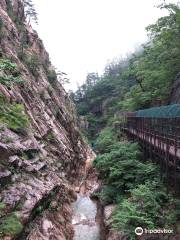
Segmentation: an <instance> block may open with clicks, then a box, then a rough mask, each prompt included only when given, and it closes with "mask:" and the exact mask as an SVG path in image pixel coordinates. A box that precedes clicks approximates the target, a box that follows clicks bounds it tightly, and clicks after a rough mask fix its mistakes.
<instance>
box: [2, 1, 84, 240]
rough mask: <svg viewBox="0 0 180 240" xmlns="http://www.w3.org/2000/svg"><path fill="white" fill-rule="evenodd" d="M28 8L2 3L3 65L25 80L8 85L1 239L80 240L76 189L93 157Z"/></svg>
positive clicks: (4, 100)
mask: <svg viewBox="0 0 180 240" xmlns="http://www.w3.org/2000/svg"><path fill="white" fill-rule="evenodd" d="M22 2H23V1H21V0H12V1H11V0H1V1H0V58H1V59H8V60H10V61H11V62H12V63H15V64H16V71H15V72H13V76H15V77H16V75H17V73H18V74H20V76H21V78H22V79H23V83H21V84H11V85H8V86H6V85H3V84H0V101H1V109H0V110H1V113H0V239H4V240H5V239H6V240H10V239H32V240H35V239H62V240H63V239H72V235H73V229H72V228H71V224H70V223H71V209H70V207H69V205H70V202H71V200H72V199H74V198H75V194H74V192H73V190H72V188H73V187H74V185H75V182H76V181H78V179H79V178H81V172H82V170H83V168H84V163H85V160H86V158H87V152H89V150H88V146H87V145H86V144H85V143H84V141H83V139H82V137H81V134H80V132H79V130H78V127H77V121H76V113H75V107H74V104H73V103H72V102H71V100H70V98H69V96H68V94H67V93H66V92H65V90H64V88H63V87H62V86H61V84H60V83H59V82H58V81H57V77H56V74H55V71H54V69H53V67H52V65H51V63H50V60H49V56H48V53H47V52H46V50H45V48H44V46H43V43H42V41H41V40H40V39H39V37H38V35H37V33H36V32H35V31H34V30H33V29H32V27H31V25H30V24H29V23H27V21H26V19H25V13H24V7H23V3H22ZM0 73H1V74H2V71H1V72H0ZM6 74H8V72H6ZM18 114H19V115H18ZM18 116H20V117H18ZM21 120H22V122H20V121H21ZM23 121H25V122H26V124H23V123H24V122H23Z"/></svg>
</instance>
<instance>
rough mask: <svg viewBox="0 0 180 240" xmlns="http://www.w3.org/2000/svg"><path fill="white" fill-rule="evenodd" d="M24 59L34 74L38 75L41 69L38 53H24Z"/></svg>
mask: <svg viewBox="0 0 180 240" xmlns="http://www.w3.org/2000/svg"><path fill="white" fill-rule="evenodd" d="M23 61H24V63H25V64H26V65H27V67H28V68H29V70H30V72H31V73H32V74H33V75H34V77H37V76H38V74H39V73H38V70H39V65H40V61H39V59H38V57H37V55H36V54H32V55H30V54H25V53H24V54H23Z"/></svg>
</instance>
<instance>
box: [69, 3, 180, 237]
mask: <svg viewBox="0 0 180 240" xmlns="http://www.w3.org/2000/svg"><path fill="white" fill-rule="evenodd" d="M158 7H159V8H161V9H163V10H164V9H166V10H167V12H168V14H167V16H164V17H161V18H159V19H158V20H157V22H156V23H154V24H152V25H149V26H148V27H147V28H146V30H147V34H148V42H146V43H144V44H143V45H141V47H139V48H138V49H137V50H136V51H135V52H134V53H132V54H129V55H128V56H127V57H125V58H120V59H119V60H115V61H112V62H111V63H110V64H108V65H107V66H106V67H105V70H104V73H103V75H102V76H99V75H98V74H97V73H89V74H88V75H87V79H86V82H85V83H84V84H83V85H82V86H81V87H79V89H78V90H77V91H76V92H75V93H71V97H72V98H73V100H74V102H75V103H76V106H77V112H78V114H79V116H80V119H81V120H82V119H83V121H87V124H85V125H84V126H86V127H85V128H84V129H83V133H84V134H85V136H86V137H87V139H88V141H89V143H90V144H91V145H92V147H93V148H94V150H95V151H96V153H97V158H96V159H95V162H94V165H95V167H96V168H97V170H98V171H99V177H100V179H101V180H102V181H103V187H102V189H101V192H100V193H98V195H99V196H100V198H101V200H102V202H103V203H104V205H107V204H112V203H115V204H117V207H116V210H115V211H114V213H113V217H112V228H114V229H116V230H118V232H121V233H123V234H126V235H127V236H129V237H130V238H131V239H134V238H135V234H134V229H135V227H137V225H138V226H141V227H144V228H145V227H146V228H149V229H155V228H170V229H171V228H174V227H176V229H177V228H179V227H178V226H177V225H176V224H177V222H178V220H179V219H180V209H179V208H180V203H179V201H178V200H176V199H175V198H174V197H172V196H171V194H167V193H166V190H165V185H164V183H163V181H161V180H160V176H159V167H158V166H157V165H156V164H154V163H153V161H152V159H147V160H148V161H146V162H142V154H141V151H140V147H139V145H138V144H137V143H132V142H129V141H128V140H127V138H126V136H125V135H124V134H123V133H122V132H121V131H120V130H118V131H117V128H116V126H117V125H119V124H121V122H122V121H123V118H122V117H121V115H122V113H123V112H132V111H136V110H138V109H144V108H149V107H152V106H161V105H167V104H169V99H170V94H171V91H172V86H173V83H174V80H175V78H176V76H177V74H178V72H179V71H180V8H179V5H178V4H165V3H163V4H161V5H160V6H158ZM82 116H83V117H82ZM178 231H180V229H178Z"/></svg>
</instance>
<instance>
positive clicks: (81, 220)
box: [72, 193, 100, 240]
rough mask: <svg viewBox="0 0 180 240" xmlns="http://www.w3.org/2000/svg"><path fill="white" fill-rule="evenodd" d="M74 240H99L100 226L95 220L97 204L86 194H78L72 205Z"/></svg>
mask: <svg viewBox="0 0 180 240" xmlns="http://www.w3.org/2000/svg"><path fill="white" fill-rule="evenodd" d="M73 209H74V216H73V220H72V223H73V225H74V230H75V235H74V240H99V239H100V225H99V223H98V221H97V220H96V219H97V202H96V201H95V200H92V199H91V198H90V197H89V196H88V195H86V194H82V193H80V194H78V197H77V200H76V202H75V203H73Z"/></svg>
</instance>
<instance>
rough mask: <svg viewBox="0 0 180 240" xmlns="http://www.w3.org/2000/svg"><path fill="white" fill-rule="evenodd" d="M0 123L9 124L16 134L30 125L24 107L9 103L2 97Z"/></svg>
mask: <svg viewBox="0 0 180 240" xmlns="http://www.w3.org/2000/svg"><path fill="white" fill-rule="evenodd" d="M0 122H2V123H5V124H7V127H8V128H10V129H11V130H13V131H16V132H21V131H22V130H24V129H25V128H27V127H28V125H29V121H28V116H27V115H26V114H25V110H24V106H23V105H22V104H18V103H13V104H10V103H7V102H6V101H5V100H4V98H3V97H2V96H0Z"/></svg>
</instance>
